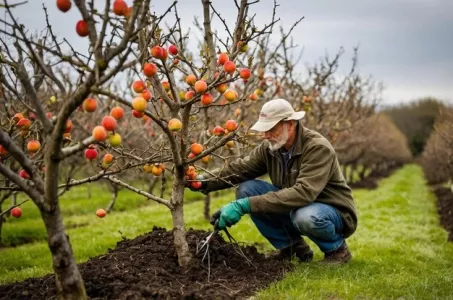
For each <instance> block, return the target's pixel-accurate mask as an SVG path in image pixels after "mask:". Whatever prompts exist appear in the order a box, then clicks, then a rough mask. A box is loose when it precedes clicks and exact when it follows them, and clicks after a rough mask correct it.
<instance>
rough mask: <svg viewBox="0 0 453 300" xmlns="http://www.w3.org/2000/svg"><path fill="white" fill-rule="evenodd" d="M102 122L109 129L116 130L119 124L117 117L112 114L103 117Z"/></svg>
mask: <svg viewBox="0 0 453 300" xmlns="http://www.w3.org/2000/svg"><path fill="white" fill-rule="evenodd" d="M101 124H102V126H103V127H104V128H105V130H107V131H114V130H115V129H116V126H117V125H118V123H117V122H116V119H115V118H114V117H111V116H105V117H103V118H102V121H101Z"/></svg>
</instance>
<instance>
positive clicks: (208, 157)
mask: <svg viewBox="0 0 453 300" xmlns="http://www.w3.org/2000/svg"><path fill="white" fill-rule="evenodd" d="M210 161H211V155H205V156H203V157H202V158H201V162H202V163H204V164H208V163H209V162H210Z"/></svg>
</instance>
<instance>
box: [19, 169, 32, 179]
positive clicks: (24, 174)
mask: <svg viewBox="0 0 453 300" xmlns="http://www.w3.org/2000/svg"><path fill="white" fill-rule="evenodd" d="M19 176H20V177H22V178H24V179H28V178H30V174H28V173H27V171H25V170H20V171H19Z"/></svg>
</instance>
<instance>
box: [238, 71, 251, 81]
mask: <svg viewBox="0 0 453 300" xmlns="http://www.w3.org/2000/svg"><path fill="white" fill-rule="evenodd" d="M239 76H240V77H241V78H242V79H244V80H247V79H249V78H250V76H252V72H250V70H249V69H247V68H243V69H242V70H241V71H240V72H239Z"/></svg>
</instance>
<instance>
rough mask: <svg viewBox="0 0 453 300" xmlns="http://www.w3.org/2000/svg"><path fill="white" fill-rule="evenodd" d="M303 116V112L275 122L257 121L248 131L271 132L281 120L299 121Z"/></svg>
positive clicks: (297, 112)
mask: <svg viewBox="0 0 453 300" xmlns="http://www.w3.org/2000/svg"><path fill="white" fill-rule="evenodd" d="M304 116H305V111H296V112H294V113H293V114H292V115H291V116H289V117H287V118H283V119H280V120H275V121H263V120H261V121H260V120H258V122H256V123H255V124H254V125H253V126H252V127H251V128H250V129H251V130H256V131H260V132H264V131H268V130H271V129H272V127H274V126H275V125H277V123H278V122H280V121H281V120H300V119H302V118H303V117H304Z"/></svg>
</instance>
